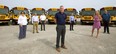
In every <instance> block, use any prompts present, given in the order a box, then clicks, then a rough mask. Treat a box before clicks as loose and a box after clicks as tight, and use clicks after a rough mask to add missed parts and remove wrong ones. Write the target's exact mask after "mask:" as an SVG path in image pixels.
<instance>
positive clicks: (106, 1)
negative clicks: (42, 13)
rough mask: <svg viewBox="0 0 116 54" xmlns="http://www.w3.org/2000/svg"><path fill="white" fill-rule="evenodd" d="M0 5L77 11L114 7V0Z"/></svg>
mask: <svg viewBox="0 0 116 54" xmlns="http://www.w3.org/2000/svg"><path fill="white" fill-rule="evenodd" d="M0 4H2V5H6V6H8V7H9V8H10V9H11V8H12V7H15V6H24V7H27V8H28V9H32V8H34V7H42V8H45V9H46V10H47V9H48V8H52V7H54V8H59V6H60V5H63V6H64V7H65V8H67V7H70V8H76V9H77V11H78V10H81V9H82V8H86V7H93V8H95V9H96V10H99V9H100V8H101V7H104V6H116V0H0Z"/></svg>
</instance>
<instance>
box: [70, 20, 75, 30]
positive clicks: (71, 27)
mask: <svg viewBox="0 0 116 54" xmlns="http://www.w3.org/2000/svg"><path fill="white" fill-rule="evenodd" d="M73 26H74V21H71V22H70V31H71V30H74V29H73Z"/></svg>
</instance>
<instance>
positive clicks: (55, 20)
mask: <svg viewBox="0 0 116 54" xmlns="http://www.w3.org/2000/svg"><path fill="white" fill-rule="evenodd" d="M57 18H58V16H57V14H55V18H54V23H57Z"/></svg>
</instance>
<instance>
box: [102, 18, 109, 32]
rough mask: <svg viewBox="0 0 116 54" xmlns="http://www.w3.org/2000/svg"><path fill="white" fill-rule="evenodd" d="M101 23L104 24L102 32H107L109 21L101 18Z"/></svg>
mask: <svg viewBox="0 0 116 54" xmlns="http://www.w3.org/2000/svg"><path fill="white" fill-rule="evenodd" d="M103 24H104V33H105V32H106V30H107V33H109V21H105V20H103Z"/></svg>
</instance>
